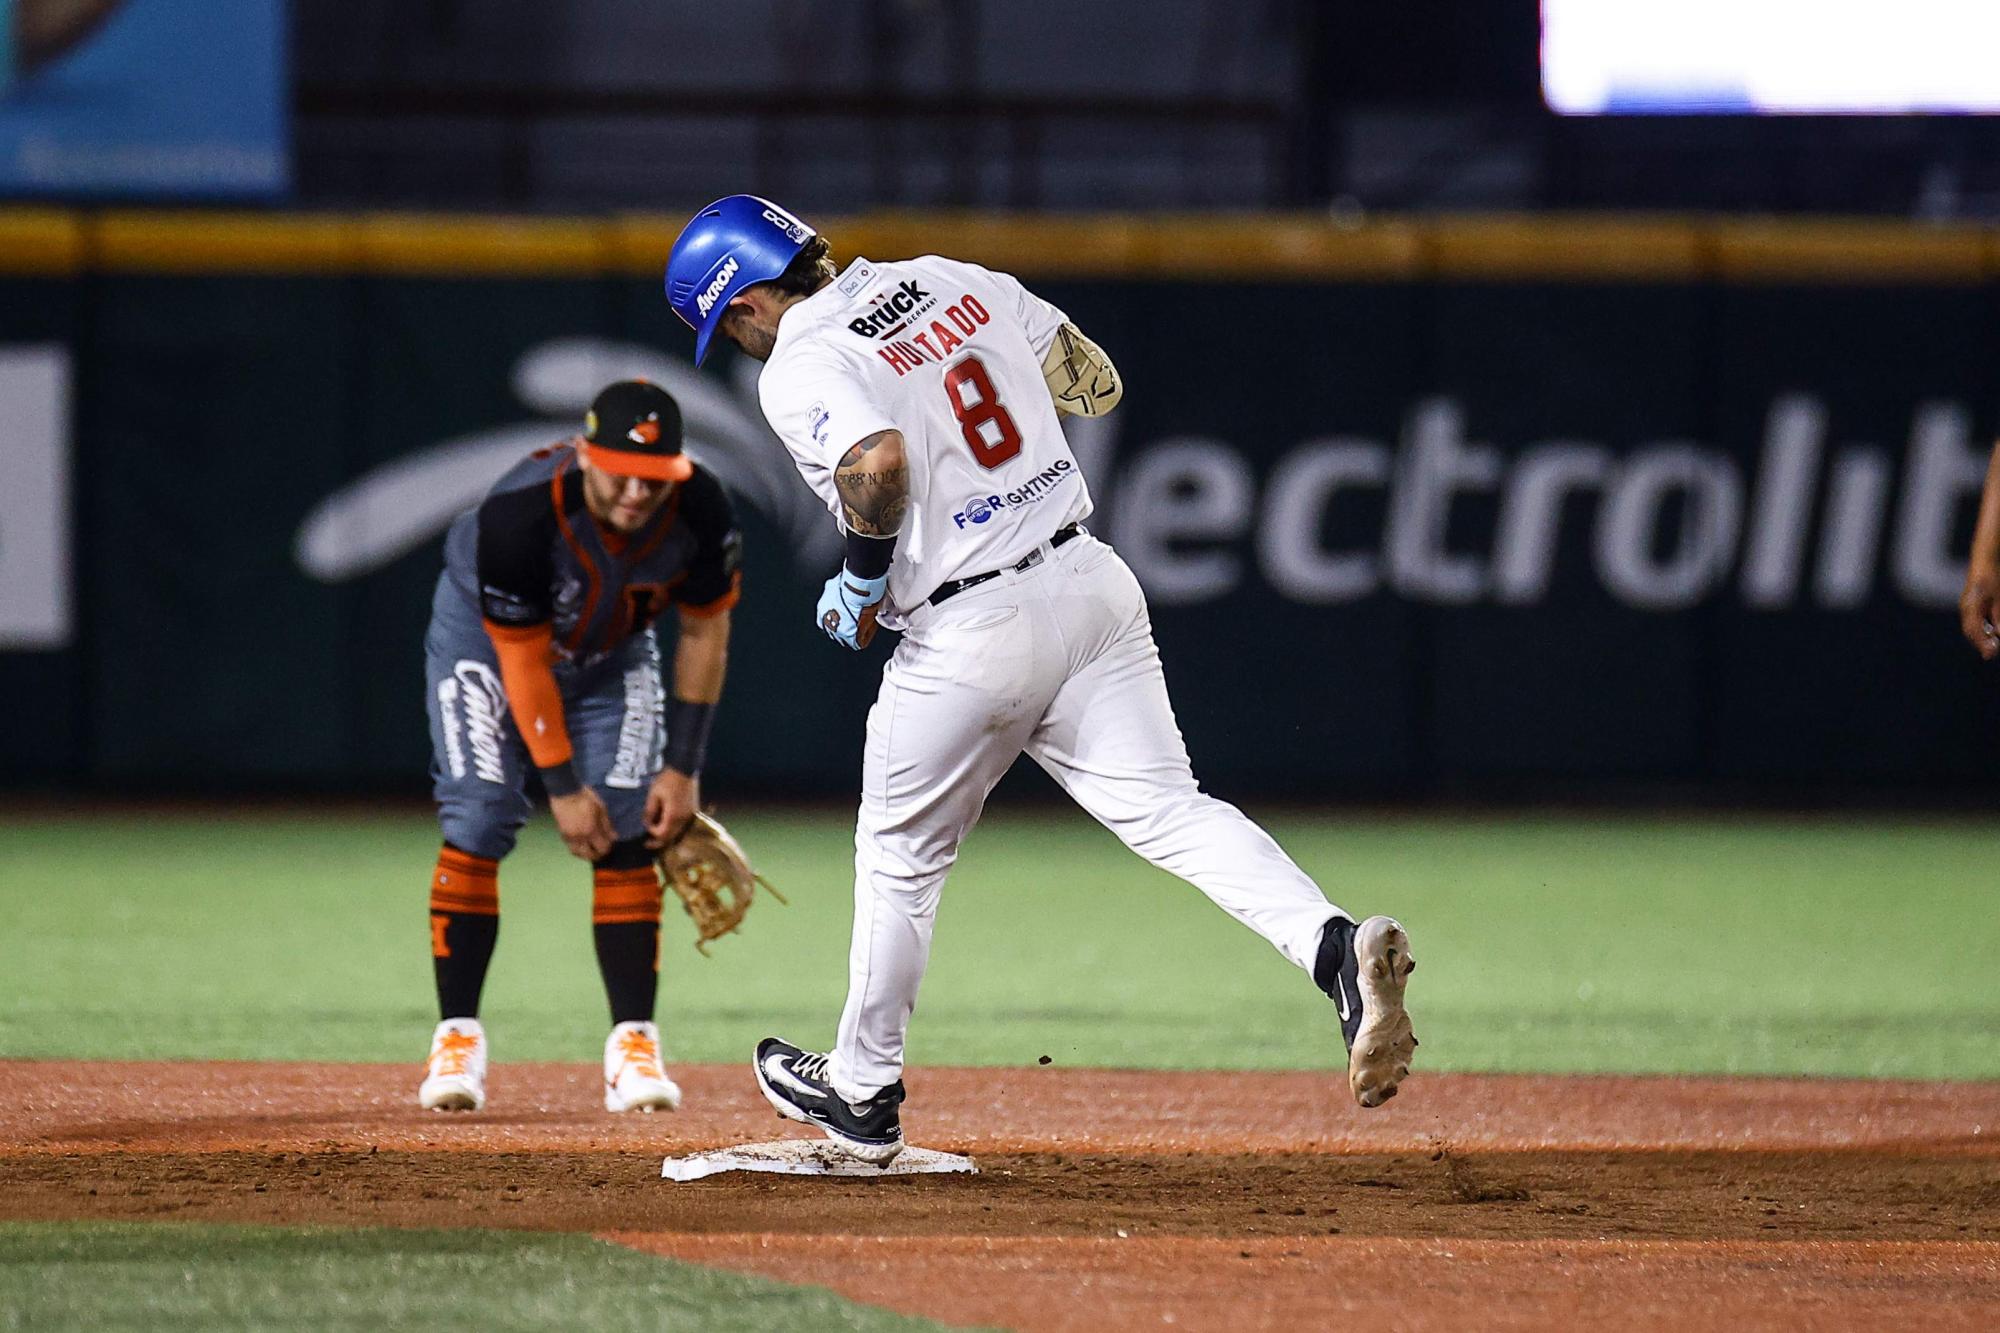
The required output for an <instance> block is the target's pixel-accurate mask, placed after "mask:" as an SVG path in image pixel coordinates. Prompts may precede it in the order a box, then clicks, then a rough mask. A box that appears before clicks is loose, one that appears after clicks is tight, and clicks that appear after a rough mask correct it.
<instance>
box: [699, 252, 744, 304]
mask: <svg viewBox="0 0 2000 1333" xmlns="http://www.w3.org/2000/svg"><path fill="white" fill-rule="evenodd" d="M737 267H738V266H737V263H736V256H735V255H731V256H729V258H728V259H726V260H724V261H723V263H722V267H721V268H719V269H717V270H716V271H715V276H714V277H712V278H710V279H709V280H708V286H707V288H705V289H704V290H703V291H702V293H701V295H700V296H697V297H695V298H694V308H695V309H697V310H699V311H701V313H702V314H704V315H706V314H707V313H708V312H709V311H710V310H711V309H713V308H714V306H715V302H716V298H717V297H719V296H721V295H722V292H723V289H724V288H726V287H728V286H729V280H730V279H731V278H733V277H735V276H736V269H737Z"/></svg>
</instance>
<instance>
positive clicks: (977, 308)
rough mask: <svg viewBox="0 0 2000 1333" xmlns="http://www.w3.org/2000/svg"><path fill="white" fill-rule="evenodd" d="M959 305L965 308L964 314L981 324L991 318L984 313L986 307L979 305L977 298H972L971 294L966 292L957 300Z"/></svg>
mask: <svg viewBox="0 0 2000 1333" xmlns="http://www.w3.org/2000/svg"><path fill="white" fill-rule="evenodd" d="M959 304H960V305H962V306H964V307H965V313H966V314H968V315H970V316H972V317H973V318H974V319H976V320H978V321H979V322H980V323H981V324H984V323H985V322H986V321H987V320H989V319H991V318H993V316H991V315H989V314H987V313H986V307H985V306H983V305H981V304H979V298H978V297H976V296H974V295H973V294H972V293H971V292H967V293H966V294H965V295H964V296H963V297H961V298H960V300H959Z"/></svg>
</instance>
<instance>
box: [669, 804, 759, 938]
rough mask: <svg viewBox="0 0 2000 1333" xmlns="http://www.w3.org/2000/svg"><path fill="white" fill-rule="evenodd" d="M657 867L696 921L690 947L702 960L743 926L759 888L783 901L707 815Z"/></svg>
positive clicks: (726, 832)
mask: <svg viewBox="0 0 2000 1333" xmlns="http://www.w3.org/2000/svg"><path fill="white" fill-rule="evenodd" d="M659 863H660V874H661V876H662V877H663V878H665V880H666V882H667V887H668V888H669V889H672V890H673V891H674V892H675V893H676V894H678V895H679V896H680V900H681V906H683V907H685V908H686V909H687V914H688V915H689V916H690V917H692V918H694V927H695V930H696V931H697V932H699V934H700V938H699V939H697V940H696V941H695V942H694V947H695V948H696V949H697V950H699V951H700V952H701V953H702V955H703V956H704V957H706V956H707V954H708V942H709V941H710V940H714V939H720V938H722V937H723V936H724V935H727V934H729V933H730V932H731V931H733V930H735V929H736V928H737V927H738V926H741V925H742V924H743V918H744V916H745V915H747V914H748V913H749V911H750V900H751V899H752V898H753V897H755V895H756V892H757V886H758V885H760V884H761V885H763V886H764V887H765V888H766V889H769V890H770V893H771V896H772V897H773V898H776V899H777V900H778V901H779V902H781V903H782V902H784V901H785V896H784V895H783V894H782V893H779V892H778V891H777V890H776V889H773V888H771V885H770V883H769V882H768V881H767V880H765V878H764V877H763V876H762V875H760V874H758V873H757V872H756V871H755V870H752V869H751V868H750V858H749V857H747V856H745V855H744V854H743V848H742V846H741V845H740V844H739V843H738V842H737V841H736V839H734V838H732V837H730V836H729V830H728V829H726V828H724V827H722V825H721V824H720V823H718V822H717V821H716V820H715V819H714V818H713V817H712V816H709V815H706V814H696V815H695V817H694V821H693V822H692V823H691V824H689V825H688V830H687V832H686V833H684V834H682V835H681V836H680V838H679V839H678V840H677V841H675V842H674V843H672V844H670V845H669V846H667V847H665V848H663V849H662V850H661V852H660V855H659Z"/></svg>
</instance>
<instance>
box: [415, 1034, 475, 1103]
mask: <svg viewBox="0 0 2000 1333" xmlns="http://www.w3.org/2000/svg"><path fill="white" fill-rule="evenodd" d="M417 1104H418V1105H419V1106H421V1107H423V1108H424V1109H425V1110H427V1111H477V1110H478V1109H479V1108H480V1107H482V1106H484V1105H486V1029H485V1028H483V1027H481V1026H480V1025H479V1020H478V1019H476V1018H447V1019H446V1020H445V1021H444V1022H442V1023H440V1024H438V1025H437V1031H435V1032H433V1033H432V1034H431V1055H430V1059H428V1060H426V1061H424V1082H423V1086H422V1087H420V1088H418V1089H417Z"/></svg>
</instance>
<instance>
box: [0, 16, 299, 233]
mask: <svg viewBox="0 0 2000 1333" xmlns="http://www.w3.org/2000/svg"><path fill="white" fill-rule="evenodd" d="M285 19H286V15H285V4H284V0H202V3H200V4H188V3H185V0H0V197H6V196H11V197H15V198H23V197H40V198H89V197H103V196H126V197H131V196H139V197H145V198H154V199H158V198H221V197H230V198H255V197H270V196H274V195H280V194H283V193H284V192H285V191H286V190H287V189H288V188H289V186H290V179H291V162H290V151H289V143H288V127H287V91H288V90H287V75H286V40H285V39H286V22H285Z"/></svg>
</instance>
